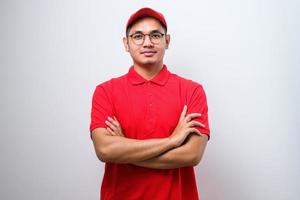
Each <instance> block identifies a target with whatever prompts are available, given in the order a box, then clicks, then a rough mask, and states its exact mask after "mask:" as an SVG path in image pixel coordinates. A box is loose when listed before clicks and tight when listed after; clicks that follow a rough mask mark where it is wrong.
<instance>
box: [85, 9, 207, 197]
mask: <svg viewBox="0 0 300 200" xmlns="http://www.w3.org/2000/svg"><path fill="white" fill-rule="evenodd" d="M123 42H124V46H125V49H126V51H128V52H129V53H130V55H131V57H132V60H133V65H132V66H131V67H130V69H129V71H128V73H127V74H125V75H123V76H121V77H118V78H113V79H111V80H109V81H106V82H103V83H102V84H100V85H98V86H97V87H96V89H95V92H94V95H93V101H92V112H91V125H90V132H91V137H92V140H93V142H94V147H95V151H96V154H97V156H98V158H99V159H100V160H101V161H103V162H105V173H104V177H103V181H102V186H101V199H102V200H106V199H111V200H122V199H128V200H133V199H145V200H148V199H149V200H160V199H161V200H166V199H170V200H177V199H178V200H179V199H182V200H183V199H186V200H193V199H198V198H199V197H198V192H197V185H196V179H195V175H194V169H193V167H194V166H196V165H197V164H198V163H199V162H200V160H201V157H202V155H203V152H204V149H205V146H206V143H207V141H208V139H209V133H210V131H209V125H208V115H207V112H208V111H207V110H208V109H207V103H206V96H205V93H204V90H203V88H202V86H201V85H200V84H198V83H196V82H193V81H191V80H187V79H184V78H182V77H180V76H177V75H175V74H172V73H171V72H170V71H169V70H168V69H167V66H166V65H165V64H163V58H164V53H165V49H167V48H168V46H169V44H170V35H169V34H167V23H166V21H165V18H164V16H163V15H162V14H161V13H158V12H157V11H155V10H153V9H150V8H142V9H140V10H138V11H137V12H135V13H134V14H133V15H131V17H130V18H129V20H128V22H127V25H126V37H124V38H123Z"/></svg>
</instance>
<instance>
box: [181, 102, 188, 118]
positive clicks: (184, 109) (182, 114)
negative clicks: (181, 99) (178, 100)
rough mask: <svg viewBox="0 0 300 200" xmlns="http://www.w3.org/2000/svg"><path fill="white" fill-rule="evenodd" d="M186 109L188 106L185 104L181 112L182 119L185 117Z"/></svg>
mask: <svg viewBox="0 0 300 200" xmlns="http://www.w3.org/2000/svg"><path fill="white" fill-rule="evenodd" d="M186 111H187V106H186V105H184V106H183V110H182V112H181V114H180V121H181V120H183V119H184V118H185V115H186Z"/></svg>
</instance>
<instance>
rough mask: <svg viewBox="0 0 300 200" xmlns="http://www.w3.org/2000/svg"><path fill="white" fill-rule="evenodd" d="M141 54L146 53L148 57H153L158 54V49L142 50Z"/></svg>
mask: <svg viewBox="0 0 300 200" xmlns="http://www.w3.org/2000/svg"><path fill="white" fill-rule="evenodd" d="M141 54H144V55H145V56H146V57H151V56H153V55H154V54H156V51H142V52H141Z"/></svg>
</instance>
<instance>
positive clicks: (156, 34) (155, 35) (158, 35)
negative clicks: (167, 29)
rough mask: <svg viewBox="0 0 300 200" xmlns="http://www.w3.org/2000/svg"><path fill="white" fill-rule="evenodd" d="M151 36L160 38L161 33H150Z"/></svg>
mask: <svg viewBox="0 0 300 200" xmlns="http://www.w3.org/2000/svg"><path fill="white" fill-rule="evenodd" d="M151 37H152V38H154V39H160V38H161V34H159V33H153V34H152V35H151Z"/></svg>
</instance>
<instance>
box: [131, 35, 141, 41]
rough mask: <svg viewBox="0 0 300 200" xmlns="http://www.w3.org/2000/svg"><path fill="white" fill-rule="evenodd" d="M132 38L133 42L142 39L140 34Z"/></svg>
mask: <svg viewBox="0 0 300 200" xmlns="http://www.w3.org/2000/svg"><path fill="white" fill-rule="evenodd" d="M132 38H133V39H135V40H141V39H143V35H142V34H134V35H133V36H132Z"/></svg>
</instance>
